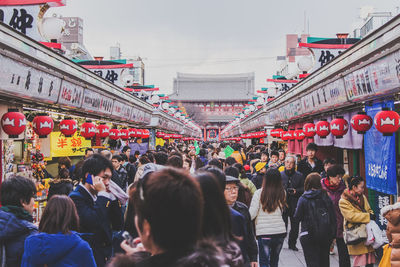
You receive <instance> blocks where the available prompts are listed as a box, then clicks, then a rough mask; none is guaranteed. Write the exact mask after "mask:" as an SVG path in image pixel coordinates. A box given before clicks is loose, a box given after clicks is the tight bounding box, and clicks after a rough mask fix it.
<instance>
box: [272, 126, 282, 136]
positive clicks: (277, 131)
mask: <svg viewBox="0 0 400 267" xmlns="http://www.w3.org/2000/svg"><path fill="white" fill-rule="evenodd" d="M282 131H283V130H282V129H281V128H276V129H272V130H271V132H270V135H271V136H272V137H276V138H280V137H281V132H282Z"/></svg>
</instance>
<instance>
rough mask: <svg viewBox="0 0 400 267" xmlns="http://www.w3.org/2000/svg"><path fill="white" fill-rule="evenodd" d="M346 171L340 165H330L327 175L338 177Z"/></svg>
mask: <svg viewBox="0 0 400 267" xmlns="http://www.w3.org/2000/svg"><path fill="white" fill-rule="evenodd" d="M345 173H346V172H345V171H344V169H343V168H342V166H340V165H333V166H330V167H329V168H328V170H327V172H326V176H327V177H328V179H329V177H336V176H337V175H344V174H345Z"/></svg>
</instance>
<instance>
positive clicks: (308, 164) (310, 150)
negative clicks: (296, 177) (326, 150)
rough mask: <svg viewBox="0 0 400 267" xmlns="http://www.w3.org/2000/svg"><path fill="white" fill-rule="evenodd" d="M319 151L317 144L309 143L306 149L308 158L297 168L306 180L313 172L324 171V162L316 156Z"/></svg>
mask: <svg viewBox="0 0 400 267" xmlns="http://www.w3.org/2000/svg"><path fill="white" fill-rule="evenodd" d="M317 150H318V146H317V145H316V144H315V143H309V144H308V145H307V147H306V152H307V157H305V158H304V159H303V160H301V161H300V162H299V164H298V166H297V171H299V172H301V173H302V174H303V175H304V177H305V178H307V175H309V174H310V173H312V172H316V173H321V172H322V171H323V170H324V165H323V164H322V161H321V160H319V159H318V158H317V157H316V156H315V154H316V153H317Z"/></svg>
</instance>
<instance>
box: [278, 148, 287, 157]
mask: <svg viewBox="0 0 400 267" xmlns="http://www.w3.org/2000/svg"><path fill="white" fill-rule="evenodd" d="M278 153H283V154H285V156H286V151H285V150H283V149H279V150H278Z"/></svg>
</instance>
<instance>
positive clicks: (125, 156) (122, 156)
mask: <svg viewBox="0 0 400 267" xmlns="http://www.w3.org/2000/svg"><path fill="white" fill-rule="evenodd" d="M119 156H120V157H121V159H122V160H123V161H128V156H127V155H125V154H124V153H122V154H119Z"/></svg>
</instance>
